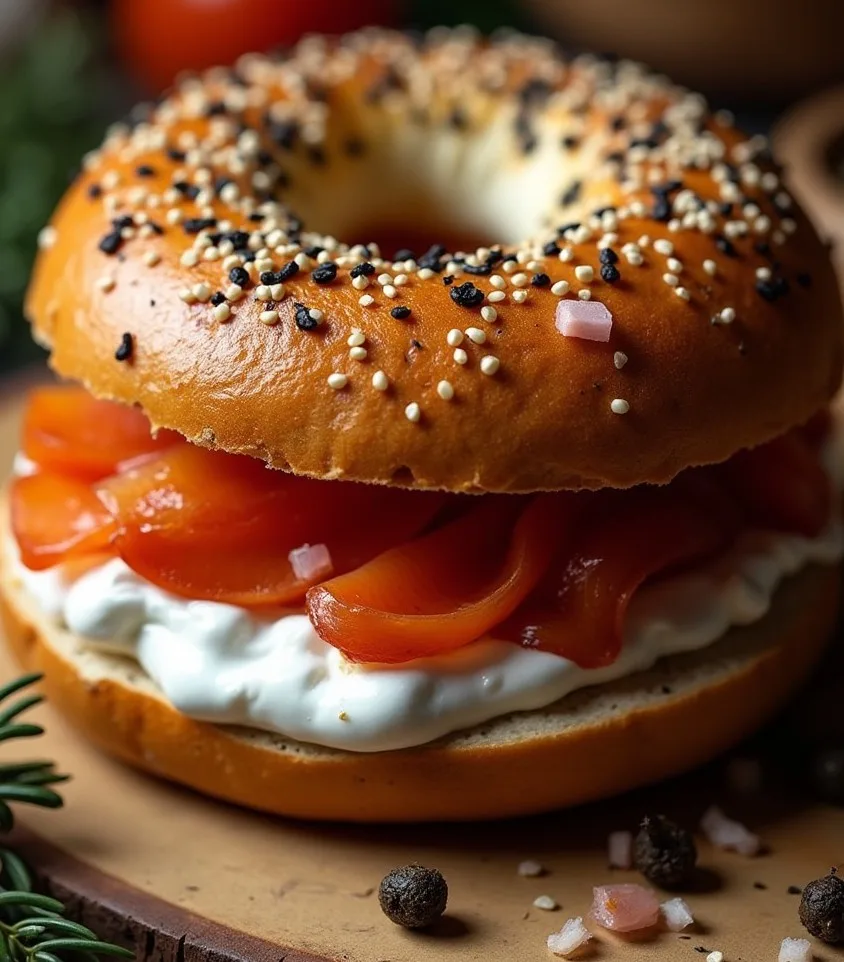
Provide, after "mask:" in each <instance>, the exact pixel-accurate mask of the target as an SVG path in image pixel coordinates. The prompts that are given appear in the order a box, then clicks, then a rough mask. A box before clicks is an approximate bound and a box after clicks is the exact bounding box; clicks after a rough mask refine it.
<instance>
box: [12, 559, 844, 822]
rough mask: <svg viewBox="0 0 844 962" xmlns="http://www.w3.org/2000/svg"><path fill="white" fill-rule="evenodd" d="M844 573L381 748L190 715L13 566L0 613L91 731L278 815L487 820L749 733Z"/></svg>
mask: <svg viewBox="0 0 844 962" xmlns="http://www.w3.org/2000/svg"><path fill="white" fill-rule="evenodd" d="M839 580H840V572H839V570H838V568H837V567H819V566H813V567H810V568H808V569H806V570H805V571H804V572H803V573H802V574H800V575H798V576H797V577H795V578H793V579H791V580H789V581H788V582H786V583H785V584H784V585H783V586H782V587H781V588H780V590H779V591H778V592H777V594H776V595H775V598H774V604H773V607H772V610H771V612H770V614H769V615H768V616H767V617H766V618H765V619H763V620H762V621H760V622H757V623H756V624H755V625H753V626H750V627H747V628H741V629H734V630H732V631H731V632H730V633H729V634H728V635H727V636H726V637H725V638H724V639H723V640H722V641H720V642H719V643H718V644H717V645H714V646H712V647H711V648H709V649H707V650H706V651H704V652H700V653H698V654H695V655H684V656H680V657H675V658H670V659H666V660H665V661H664V662H662V663H660V665H659V666H657V668H656V669H654V670H653V671H651V672H647V673H643V674H639V675H635V676H632V677H631V678H629V679H625V680H624V681H621V682H616V683H614V684H611V685H602V686H599V687H597V688H596V689H587V690H586V691H583V692H579V693H575V694H574V695H571V696H569V697H568V698H566V699H563V700H562V701H561V702H558V703H557V704H556V705H552V706H551V707H550V708H548V709H545V710H544V711H540V712H532V713H528V714H523V715H515V716H511V717H510V718H505V719H498V720H496V721H493V722H490V723H489V724H487V725H484V726H481V727H479V728H478V729H474V730H472V731H471V732H468V733H458V734H457V735H454V736H450V737H448V738H445V739H441V740H440V741H438V742H434V743H433V744H431V745H427V746H423V747H421V748H416V749H410V750H404V751H393V752H382V753H376V754H356V753H350V752H340V751H335V750H329V749H320V748H316V747H313V746H302V745H298V744H297V743H295V742H289V741H284V740H283V739H280V738H278V739H275V740H273V739H272V738H271V737H270V736H264V735H260V734H258V733H254V732H253V733H247V732H244V731H243V730H235V729H224V728H221V727H218V726H214V725H209V724H204V723H201V722H196V721H193V720H191V719H189V718H186V717H185V716H184V715H181V714H179V713H178V712H176V711H175V710H174V709H173V708H171V707H170V706H169V705H168V704H167V703H165V702H164V701H163V700H162V699H161V697H160V696H158V695H157V694H156V693H155V690H154V688H153V687H152V686H151V684H150V683H149V681H148V679H146V678H145V677H144V676H143V673H142V672H140V670H139V669H138V670H137V671H134V672H133V670H131V669H129V668H128V667H127V666H128V665H129V663H128V662H125V661H123V660H122V659H118V658H115V657H111V658H110V657H108V656H104V655H103V656H100V655H95V654H91V653H90V652H88V653H85V654H84V657H80V656H81V655H82V652H83V649H82V648H81V647H80V646H79V644H78V642H76V641H75V640H74V639H73V638H72V637H71V636H69V635H68V634H67V632H62V631H60V630H59V629H57V628H56V627H55V626H54V625H52V624H51V623H50V621H49V620H48V619H46V618H44V617H43V616H42V615H40V614H39V613H38V611H37V609H36V608H35V606H34V605H33V603H32V601H31V600H30V599H29V598H28V597H27V596H26V594H25V593H24V592H23V591H22V590H21V588H20V587H19V586H17V585H15V583H14V580H13V579H12V578H10V577H9V575H8V573H6V574H5V575H4V577H3V579H2V582H0V589H2V590H0V616H2V622H3V625H4V629H5V635H6V638H7V640H8V643H9V644H10V645H11V646H12V648H13V650H14V652H15V654H16V655H17V657H18V659H19V660H20V661H21V663H22V664H23V665H24V666H25V667H26V668H27V669H31V670H37V671H43V672H45V676H46V677H45V680H44V688H45V691H46V693H47V696H48V698H49V699H50V701H51V702H52V704H53V705H55V707H56V708H57V709H58V710H59V711H60V712H62V713H63V714H64V715H65V716H66V717H67V718H68V719H69V720H70V721H71V722H72V723H73V724H74V725H75V726H76V727H77V728H78V729H79V730H80V731H81V732H82V734H83V735H85V737H87V738H88V739H90V740H91V741H92V742H94V743H96V744H97V745H98V746H99V747H101V748H102V749H104V750H105V751H107V752H109V753H111V754H113V755H116V756H117V757H118V758H121V759H123V760H124V761H126V762H128V763H130V764H131V765H135V766H137V767H138V768H142V769H145V770H146V771H149V772H151V773H153V774H156V775H160V776H163V777H165V778H169V779H172V780H174V781H177V782H180V783H182V784H184V785H188V786H190V787H192V788H195V789H197V790H199V791H201V792H205V793H207V794H209V795H213V796H216V797H218V798H222V799H225V800H227V801H232V802H236V803H238V804H241V805H246V806H249V807H252V808H257V809H261V810H263V811H267V812H272V813H275V814H279V815H292V816H296V817H302V818H309V819H342V820H347V821H362V822H367V821H369V822H391V821H420V820H452V819H472V820H475V819H481V818H499V817H503V816H510V815H521V814H526V813H533V812H541V811H546V810H551V809H554V808H559V807H562V806H567V805H574V804H578V803H581V802H585V801H589V800H592V799H596V798H600V797H604V796H609V795H613V794H616V793H619V792H622V791H624V790H626V789H629V788H632V787H635V786H638V785H642V784H645V783H647V782H651V781H656V780H658V779H661V778H664V777H667V776H669V775H673V774H675V773H678V772H680V771H683V770H686V769H689V768H692V767H693V766H695V765H697V764H700V763H701V762H703V761H705V760H707V759H709V758H711V757H712V756H714V755H715V754H717V753H718V752H719V751H722V750H724V749H725V748H726V747H728V746H729V745H731V744H733V743H734V742H736V741H738V740H739V739H740V738H741V737H743V736H744V735H746V734H747V733H748V732H750V731H752V730H753V729H754V728H755V727H757V726H758V725H759V724H760V723H761V722H762V721H763V720H764V719H765V718H766V717H768V716H769V715H770V714H772V713H773V711H774V710H775V709H776V708H777V707H778V706H779V705H781V704H782V702H783V700H784V699H785V698H786V696H787V695H788V694H789V693H791V692H792V691H793V690H794V689H795V688H796V687H797V686H798V685H800V684H801V683H802V681H803V679H804V678H805V677H806V675H807V674H808V672H809V670H810V669H811V668H812V666H813V665H814V664H815V662H816V661H817V659H818V657H819V655H820V653H821V651H822V649H823V646H824V644H825V643H826V640H827V638H828V637H829V635H830V632H831V630H832V628H833V625H834V621H835V616H836V610H837V601H838V591H839ZM133 673H134V676H135V677H134V679H133V677H132V676H133ZM666 687H667V688H668V689H669V690H670V692H669V693H668V694H666V692H665V688H666ZM643 745H647V747H648V750H647V751H646V752H643V751H642V746H643ZM596 760H598V761H597V762H596ZM504 772H506V777H502V773H504Z"/></svg>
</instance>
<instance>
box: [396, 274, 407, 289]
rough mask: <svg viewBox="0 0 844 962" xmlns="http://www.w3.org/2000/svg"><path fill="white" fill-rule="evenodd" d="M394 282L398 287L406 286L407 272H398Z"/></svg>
mask: <svg viewBox="0 0 844 962" xmlns="http://www.w3.org/2000/svg"><path fill="white" fill-rule="evenodd" d="M393 284H394V285H395V286H396V287H404V285H405V284H407V274H396V276H395V279H394V280H393Z"/></svg>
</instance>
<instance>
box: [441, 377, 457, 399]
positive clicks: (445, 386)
mask: <svg viewBox="0 0 844 962" xmlns="http://www.w3.org/2000/svg"><path fill="white" fill-rule="evenodd" d="M437 394H439V396H440V397H441V398H442V399H443V401H450V400H451V399H452V398H453V397H454V388H453V387H452V385H451V381H440V382H439V384H437Z"/></svg>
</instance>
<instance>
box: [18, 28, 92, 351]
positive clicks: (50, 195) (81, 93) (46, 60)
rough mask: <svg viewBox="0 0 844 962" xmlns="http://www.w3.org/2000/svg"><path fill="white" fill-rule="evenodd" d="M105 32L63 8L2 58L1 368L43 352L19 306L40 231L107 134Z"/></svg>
mask: <svg viewBox="0 0 844 962" xmlns="http://www.w3.org/2000/svg"><path fill="white" fill-rule="evenodd" d="M99 44H100V33H99V30H97V29H96V28H95V27H94V25H93V24H92V23H90V22H89V21H87V20H83V19H82V18H80V16H79V15H78V14H76V13H74V12H72V11H69V10H64V11H62V12H60V13H59V14H57V15H55V16H53V17H51V18H49V19H48V20H47V21H45V22H44V23H43V24H41V25H40V26H39V27H38V28H37V29H36V30H35V31H34V32H33V34H32V35H31V36H30V38H29V39H28V40H27V41H26V43H25V44H24V46H23V47H22V48H21V49H20V50H18V51H16V52H15V53H14V54H13V55H11V56H10V57H9V58H8V59H6V60H4V61H2V62H0V369H3V368H8V367H10V366H12V365H14V364H17V363H20V362H22V361H24V360H26V359H27V358H31V357H34V356H36V355H37V353H38V349H37V348H36V347H35V346H34V345H33V344H32V342H31V339H30V337H29V330H28V326H27V325H26V324H25V323H24V321H23V320H22V313H21V305H22V300H23V293H24V290H25V289H26V283H27V278H28V275H29V271H30V267H31V263H32V257H33V255H34V253H35V249H36V243H37V237H38V231H39V230H40V229H41V227H43V225H44V224H45V223H46V222H47V220H48V219H49V217H50V213H51V211H52V210H53V207H54V206H55V204H56V201H57V200H58V199H59V197H61V195H62V193H63V191H64V190H65V188H66V187H67V183H68V177H69V175H70V174H71V172H72V171H73V169H74V168H75V167H76V166H77V165H78V164H79V161H80V159H81V158H82V155H83V154H84V153H85V152H86V151H87V150H89V149H90V148H91V147H93V146H95V145H96V144H97V142H98V141H99V140H100V138H101V137H102V130H103V126H104V122H105V121H104V119H103V116H104V113H103V105H104V103H105V100H106V96H107V94H106V91H107V84H106V83H105V82H104V76H103V73H102V72H101V69H100V67H99V66H98V64H97V60H96V57H95V53H96V51H97V48H98V47H99Z"/></svg>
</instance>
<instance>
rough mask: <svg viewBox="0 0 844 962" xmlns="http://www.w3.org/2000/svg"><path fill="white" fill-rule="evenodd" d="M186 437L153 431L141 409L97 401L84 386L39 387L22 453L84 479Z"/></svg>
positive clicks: (34, 394)
mask: <svg viewBox="0 0 844 962" xmlns="http://www.w3.org/2000/svg"><path fill="white" fill-rule="evenodd" d="M183 443H185V439H184V438H183V437H182V436H181V435H180V434H176V433H175V432H174V431H159V432H158V434H157V435H156V436H155V437H153V436H152V434H151V430H150V423H149V421H148V420H147V419H146V417H145V416H144V415H143V414H142V413H141V412H140V411H139V410H137V409H136V408H131V407H127V406H126V405H124V404H115V403H113V402H111V401H98V400H97V399H96V398H94V397H92V396H91V395H90V394H89V393H88V392H87V391H85V390H84V389H83V388H76V387H63V386H51V387H42V388H37V389H36V390H35V391H33V392H32V393H31V394H30V397H29V404H28V405H27V408H26V413H25V415H24V422H23V453H24V454H25V455H26V456H27V457H28V458H29V459H30V460H31V461H34V462H35V463H36V464H38V465H40V467H41V468H42V469H44V470H46V471H54V472H57V473H59V474H64V475H68V476H70V477H74V478H80V479H81V480H83V481H97V480H99V479H100V478H105V477H108V475H110V474H113V473H114V472H115V471H116V470H117V469H118V467H119V466H120V465H121V464H122V463H123V462H124V461H130V460H132V459H133V458H137V457H139V456H141V455H144V454H149V453H151V452H155V451H163V450H164V449H165V448H169V447H172V446H173V445H174V444H183Z"/></svg>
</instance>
